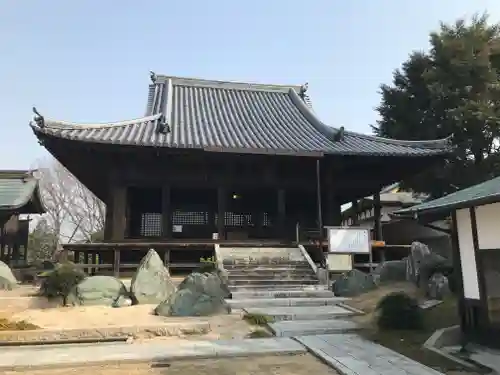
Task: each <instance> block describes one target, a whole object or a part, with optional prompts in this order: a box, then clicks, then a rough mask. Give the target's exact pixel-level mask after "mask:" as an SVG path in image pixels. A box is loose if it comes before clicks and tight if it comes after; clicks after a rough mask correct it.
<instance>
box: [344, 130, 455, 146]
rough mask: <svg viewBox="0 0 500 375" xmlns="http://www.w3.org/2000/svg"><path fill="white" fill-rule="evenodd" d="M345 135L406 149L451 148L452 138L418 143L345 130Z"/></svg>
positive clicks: (451, 135) (450, 136)
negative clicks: (405, 147)
mask: <svg viewBox="0 0 500 375" xmlns="http://www.w3.org/2000/svg"><path fill="white" fill-rule="evenodd" d="M345 134H349V135H351V136H353V137H357V138H362V139H368V140H373V141H377V142H382V143H387V144H394V145H401V146H408V147H420V148H421V147H424V148H441V147H443V146H451V143H450V141H451V138H452V137H453V134H450V135H449V136H448V137H446V138H441V139H430V140H418V141H409V140H402V139H391V138H384V137H378V136H376V135H371V134H363V133H356V132H353V131H349V130H346V131H345Z"/></svg>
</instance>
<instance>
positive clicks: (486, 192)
mask: <svg viewBox="0 0 500 375" xmlns="http://www.w3.org/2000/svg"><path fill="white" fill-rule="evenodd" d="M496 202H500V177H496V178H494V179H492V180H488V181H485V182H482V183H480V184H477V185H474V186H471V187H468V188H466V189H463V190H459V191H456V192H454V193H452V194H448V195H445V196H444V197H441V198H438V199H434V200H432V201H428V202H424V203H422V204H419V205H416V206H412V207H410V208H405V209H402V210H398V211H394V212H392V214H393V215H395V216H401V217H414V218H417V217H418V216H425V215H430V214H433V215H434V214H448V213H450V212H451V211H453V210H456V209H460V208H468V207H474V206H481V205H484V204H490V203H496Z"/></svg>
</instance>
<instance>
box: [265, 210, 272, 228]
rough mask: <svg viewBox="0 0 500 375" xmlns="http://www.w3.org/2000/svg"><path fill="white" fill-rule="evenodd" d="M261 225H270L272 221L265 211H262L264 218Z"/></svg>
mask: <svg viewBox="0 0 500 375" xmlns="http://www.w3.org/2000/svg"><path fill="white" fill-rule="evenodd" d="M262 225H263V226H265V227H271V226H272V225H273V222H272V220H271V215H269V214H268V213H267V212H264V219H263V220H262Z"/></svg>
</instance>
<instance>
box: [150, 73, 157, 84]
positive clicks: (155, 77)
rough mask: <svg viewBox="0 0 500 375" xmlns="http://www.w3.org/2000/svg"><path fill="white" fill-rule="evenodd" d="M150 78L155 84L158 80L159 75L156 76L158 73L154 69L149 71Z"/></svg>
mask: <svg viewBox="0 0 500 375" xmlns="http://www.w3.org/2000/svg"><path fill="white" fill-rule="evenodd" d="M149 79H151V82H152V83H153V84H155V83H156V80H157V79H158V77H157V76H156V73H155V72H153V71H152V70H150V71H149Z"/></svg>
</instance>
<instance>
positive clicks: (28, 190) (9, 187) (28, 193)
mask: <svg viewBox="0 0 500 375" xmlns="http://www.w3.org/2000/svg"><path fill="white" fill-rule="evenodd" d="M30 203H33V206H32V207H30V208H29V209H28V211H30V212H23V213H44V212H45V209H44V207H43V205H42V203H41V199H40V195H39V190H38V180H37V179H36V178H35V177H33V175H32V174H31V173H30V172H29V171H0V211H16V210H22V209H23V208H24V207H25V206H28V205H29V204H30Z"/></svg>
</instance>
